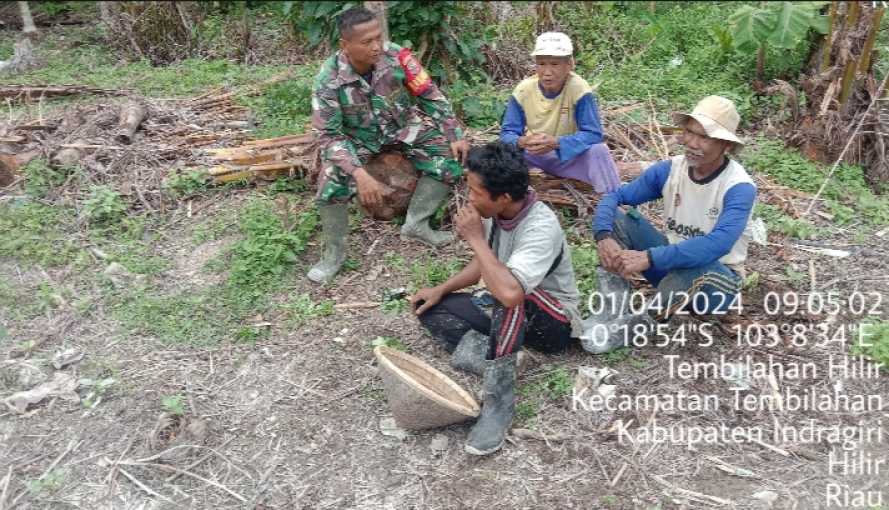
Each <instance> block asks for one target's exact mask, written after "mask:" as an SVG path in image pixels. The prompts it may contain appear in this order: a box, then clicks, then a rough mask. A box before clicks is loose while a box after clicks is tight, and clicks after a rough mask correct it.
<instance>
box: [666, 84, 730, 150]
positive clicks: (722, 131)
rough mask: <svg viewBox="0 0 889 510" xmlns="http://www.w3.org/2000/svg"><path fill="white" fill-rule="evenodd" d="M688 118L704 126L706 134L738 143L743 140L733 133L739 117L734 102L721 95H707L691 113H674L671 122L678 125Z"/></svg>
mask: <svg viewBox="0 0 889 510" xmlns="http://www.w3.org/2000/svg"><path fill="white" fill-rule="evenodd" d="M688 119H695V120H696V121H698V122H700V123H701V126H703V127H704V131H706V132H707V136H709V137H710V138H718V139H720V140H727V141H729V142H734V143H736V144H738V145H744V142H743V141H742V140H741V139H740V138H738V135H736V134H735V133H736V132H737V130H738V123H740V121H741V117H740V116H739V115H738V110H737V109H735V103H733V102H732V101H731V100H730V99H727V98H725V97H722V96H707V97H705V98H704V99H701V100H700V102H698V104H697V105H696V106H695V109H694V110H692V112H691V113H674V114H673V122H674V123H676V124H677V125H679V126H682V125H684V124H685V122H686V121H687V120H688Z"/></svg>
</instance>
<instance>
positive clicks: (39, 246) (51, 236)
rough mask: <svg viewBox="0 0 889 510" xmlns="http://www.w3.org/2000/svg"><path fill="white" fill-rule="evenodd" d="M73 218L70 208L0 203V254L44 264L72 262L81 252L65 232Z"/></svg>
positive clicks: (69, 227) (27, 203)
mask: <svg viewBox="0 0 889 510" xmlns="http://www.w3.org/2000/svg"><path fill="white" fill-rule="evenodd" d="M74 218H76V214H75V212H74V210H73V209H71V208H67V207H53V206H49V205H46V204H42V203H39V202H28V201H24V202H15V201H8V202H6V203H4V204H3V205H0V257H9V258H13V259H16V260H19V261H22V262H33V263H37V264H40V265H44V266H62V265H65V264H67V263H69V262H73V261H74V260H75V259H76V257H77V256H78V254H79V253H81V250H80V249H79V248H78V245H77V243H75V241H74V240H73V239H72V238H71V236H70V235H69V233H68V231H69V230H71V229H72V227H73V221H74Z"/></svg>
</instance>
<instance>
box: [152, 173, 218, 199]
mask: <svg viewBox="0 0 889 510" xmlns="http://www.w3.org/2000/svg"><path fill="white" fill-rule="evenodd" d="M208 180H209V179H208V176H207V173H206V172H204V171H202V170H190V171H188V172H183V171H181V170H176V171H175V172H174V173H173V174H172V175H169V176H167V178H166V179H164V183H163V186H164V188H166V189H167V190H168V191H169V192H170V193H171V194H172V195H173V196H174V197H176V198H188V197H190V196H193V195H197V194H198V193H201V192H202V191H204V190H206V189H207V183H208Z"/></svg>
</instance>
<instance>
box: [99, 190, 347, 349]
mask: <svg viewBox="0 0 889 510" xmlns="http://www.w3.org/2000/svg"><path fill="white" fill-rule="evenodd" d="M298 205H299V204H298V203H297V202H296V200H295V199H294V198H292V197H279V199H278V200H275V201H272V200H269V199H267V198H262V197H255V198H253V199H251V200H250V201H248V202H247V203H246V204H245V205H244V206H243V208H242V210H241V211H239V214H238V229H239V232H240V234H241V235H242V236H243V237H242V238H241V239H240V240H239V241H238V242H237V243H235V244H234V245H233V246H232V248H231V250H230V251H229V252H228V253H227V254H226V255H224V256H221V257H219V258H218V260H217V265H218V266H219V267H217V270H220V271H221V270H225V269H228V270H229V278H228V279H227V280H226V281H225V282H223V283H222V284H219V285H216V286H212V287H209V288H206V289H202V290H198V291H194V290H187V291H185V292H182V293H179V294H174V295H159V294H157V293H155V292H152V291H151V290H149V289H147V288H142V289H136V290H134V291H133V290H130V291H124V292H122V293H118V295H116V296H113V298H112V300H113V301H114V302H115V303H116V305H115V307H114V316H115V318H116V319H117V320H118V321H119V322H120V323H121V324H122V325H123V327H124V328H125V329H127V330H128V331H130V332H133V333H140V334H145V335H150V336H154V337H156V338H158V339H159V340H160V341H162V342H164V343H188V344H213V343H218V342H221V341H224V340H234V341H239V342H257V341H259V340H261V339H262V338H264V336H265V335H266V334H267V331H268V330H267V329H265V328H257V327H255V326H253V325H251V324H249V320H250V318H252V317H254V316H256V315H257V314H261V313H264V312H266V311H267V310H268V309H269V308H270V307H271V297H272V296H273V295H274V294H275V293H276V292H279V291H282V290H283V289H284V287H285V285H286V276H285V274H286V273H287V271H289V270H290V269H291V268H292V267H293V265H294V264H295V263H296V262H297V261H298V260H299V255H300V254H301V253H302V252H303V250H304V249H305V247H306V245H307V243H308V240H309V239H310V238H311V236H312V234H313V233H314V231H315V227H316V225H317V215H316V212H315V210H314V209H313V208H309V209H308V210H306V211H299V210H298ZM280 309H281V310H283V311H284V314H285V317H287V320H288V321H292V322H293V323H302V321H306V320H310V319H311V318H314V317H320V316H323V315H325V314H328V313H330V312H331V311H332V304H331V303H329V302H321V303H313V302H312V301H311V300H310V299H309V298H308V297H297V298H296V299H294V300H291V301H288V302H285V303H284V304H283V305H281V306H280Z"/></svg>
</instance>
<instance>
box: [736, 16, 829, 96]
mask: <svg viewBox="0 0 889 510" xmlns="http://www.w3.org/2000/svg"><path fill="white" fill-rule="evenodd" d="M825 3H826V2H766V3H764V4H762V6H761V7H756V6H753V5H742V6H741V7H739V8H738V9H737V10H736V11H735V12H734V13H733V14H732V15H731V16H729V25H730V26H731V29H732V32H731V35H732V39H733V42H732V44H733V46H734V48H735V49H736V50H737V51H739V52H743V53H748V54H749V53H754V52H756V54H757V66H756V69H757V71H756V73H757V77H758V78H760V79H762V78H763V74H764V69H765V58H766V57H765V56H766V48H767V47H768V46H771V47H773V48H776V49H779V50H793V49H795V48H796V47H797V46H798V45H799V44H800V43H801V42H802V41H803V40H804V39H805V38H806V37H807V36H808V34H809V31H810V30H816V31H817V32H818V33H821V34H826V33H827V30H828V19H827V17H826V16H822V15H821V14H819V12H818V11H819V9H820V8H821V7H822V6H823V5H824V4H825Z"/></svg>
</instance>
